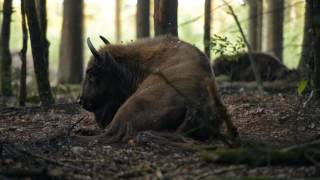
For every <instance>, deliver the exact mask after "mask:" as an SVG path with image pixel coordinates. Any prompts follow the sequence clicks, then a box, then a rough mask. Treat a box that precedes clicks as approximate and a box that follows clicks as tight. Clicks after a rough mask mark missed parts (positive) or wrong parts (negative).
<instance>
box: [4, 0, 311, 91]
mask: <svg viewBox="0 0 320 180" xmlns="http://www.w3.org/2000/svg"><path fill="white" fill-rule="evenodd" d="M116 1H117V0H109V1H108V2H105V1H100V0H90V1H84V6H83V14H84V25H83V28H84V35H83V36H84V37H91V38H92V40H93V42H94V43H95V44H97V45H98V44H101V41H100V39H99V38H98V35H103V36H105V37H107V38H108V39H109V40H110V41H111V42H117V38H116V36H117V35H116V34H117V33H118V34H119V36H120V37H119V40H120V41H123V42H130V41H132V40H135V39H136V28H135V26H136V25H135V23H136V7H137V6H136V3H137V1H136V0H121V3H120V4H121V7H120V8H121V15H120V16H121V17H120V23H121V29H120V32H116V31H117V29H116V28H115V25H114V24H115V15H116V3H115V2H116ZM2 2H3V0H1V1H0V3H1V4H2ZM230 2H231V5H232V6H233V7H234V9H235V11H236V13H237V16H238V18H239V20H240V22H241V25H242V27H243V28H244V29H245V31H246V32H247V31H248V21H249V20H250V18H249V11H248V8H249V7H248V3H245V2H243V1H241V0H232V1H230ZM264 3H265V4H264V7H266V8H264V9H263V19H264V21H263V23H264V27H266V26H267V25H268V24H267V23H268V21H267V19H266V18H268V17H269V15H270V14H271V13H270V11H269V10H268V9H267V8H268V1H264ZM19 6H20V1H17V0H15V1H13V9H14V13H13V14H12V23H11V27H12V31H11V37H10V38H11V40H10V50H11V52H12V53H13V54H15V53H17V52H19V51H20V49H21V45H22V32H21V31H22V30H21V13H20V7H19ZM203 6H204V0H184V1H180V2H179V6H178V31H179V37H180V38H181V39H183V40H185V41H187V42H190V43H191V44H194V45H196V46H197V47H199V48H200V49H203V21H204V11H203V10H204V8H203ZM304 8H305V1H302V0H290V1H289V0H287V1H285V8H284V14H285V16H284V32H285V33H284V49H283V51H284V52H283V61H284V63H285V64H286V65H287V66H288V67H289V68H296V67H297V65H298V63H299V60H300V58H299V56H300V53H301V44H302V38H303V36H302V34H303V25H304ZM152 10H153V8H152V7H151V8H150V12H151V14H150V23H151V29H152V27H153V21H152V18H153V17H152V16H153V13H152ZM211 10H212V26H211V27H212V31H211V34H212V35H213V34H217V35H219V36H223V37H228V38H229V39H231V40H233V39H236V38H239V37H240V34H239V31H238V28H237V25H236V24H235V22H234V20H233V17H232V16H230V15H228V14H227V12H228V11H227V7H226V6H223V1H221V0H214V1H213V3H212V7H211ZM47 17H48V30H47V31H48V32H47V38H48V40H49V42H50V47H49V61H50V66H49V67H50V79H51V84H52V85H55V84H56V83H57V72H58V62H59V49H60V48H59V47H60V41H61V32H62V21H63V1H62V0H56V1H47ZM0 22H2V14H1V15H0ZM266 30H267V28H263V39H264V41H263V44H262V51H264V52H271V51H272V50H269V49H268V48H267V45H266V42H267V41H266V39H267V38H268V37H267V32H266ZM151 36H154V35H153V31H151ZM83 44H85V38H83ZM101 45H102V44H101ZM83 50H84V60H85V61H87V60H88V59H89V57H90V55H91V54H90V53H89V50H88V48H86V47H85V48H83ZM215 56H216V55H214V54H213V57H215ZM14 57H16V58H13V64H14V66H15V67H20V66H19V63H20V60H19V58H17V56H14ZM30 58H31V51H30V50H29V51H28V59H29V60H28V62H32V61H31V60H30ZM29 71H30V73H32V70H31V69H29ZM30 73H29V74H30Z"/></svg>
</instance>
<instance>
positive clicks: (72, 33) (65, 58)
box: [58, 0, 83, 84]
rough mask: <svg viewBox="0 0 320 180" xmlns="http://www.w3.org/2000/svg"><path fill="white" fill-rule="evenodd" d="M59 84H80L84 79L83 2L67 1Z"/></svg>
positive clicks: (78, 0)
mask: <svg viewBox="0 0 320 180" xmlns="http://www.w3.org/2000/svg"><path fill="white" fill-rule="evenodd" d="M63 8H64V10H63V25H62V36H61V44H60V60H59V70H58V82H59V83H61V84H64V83H70V84H80V83H81V81H82V77H83V0H65V1H64V5H63Z"/></svg>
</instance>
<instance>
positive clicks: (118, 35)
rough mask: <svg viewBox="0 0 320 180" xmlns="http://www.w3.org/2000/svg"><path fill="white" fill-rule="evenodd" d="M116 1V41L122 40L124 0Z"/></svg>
mask: <svg viewBox="0 0 320 180" xmlns="http://www.w3.org/2000/svg"><path fill="white" fill-rule="evenodd" d="M115 1H116V12H115V13H116V15H115V24H116V41H117V42H120V41H121V9H122V8H121V5H122V0H115Z"/></svg>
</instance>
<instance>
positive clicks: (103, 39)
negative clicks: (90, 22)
mask: <svg viewBox="0 0 320 180" xmlns="http://www.w3.org/2000/svg"><path fill="white" fill-rule="evenodd" d="M99 37H100V39H101V40H102V41H103V42H104V43H105V44H106V45H108V44H110V42H109V41H108V39H107V38H105V37H103V36H101V35H100V36H99Z"/></svg>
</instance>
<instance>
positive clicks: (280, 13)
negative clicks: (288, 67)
mask: <svg viewBox="0 0 320 180" xmlns="http://www.w3.org/2000/svg"><path fill="white" fill-rule="evenodd" d="M268 6H269V11H270V16H269V18H268V27H267V49H268V51H269V52H271V53H272V54H273V55H274V56H276V57H278V58H279V59H280V60H281V61H282V58H283V57H282V52H283V19H284V0H269V1H268Z"/></svg>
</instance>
